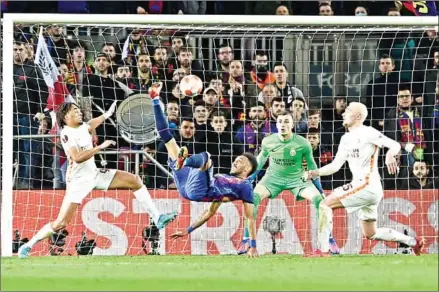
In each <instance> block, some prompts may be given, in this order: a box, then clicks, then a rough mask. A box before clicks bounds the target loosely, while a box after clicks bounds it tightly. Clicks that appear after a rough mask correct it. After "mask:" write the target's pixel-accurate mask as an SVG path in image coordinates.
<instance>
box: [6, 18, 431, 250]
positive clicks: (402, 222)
mask: <svg viewBox="0 0 439 292" xmlns="http://www.w3.org/2000/svg"><path fill="white" fill-rule="evenodd" d="M16 24H24V25H25V26H33V28H34V30H33V32H31V34H32V33H33V34H34V35H33V37H34V39H38V32H37V31H38V28H39V27H40V26H45V25H49V24H58V25H65V26H67V27H68V28H73V33H71V32H70V33H68V34H67V38H66V40H72V39H75V38H79V37H78V35H77V33H78V32H80V33H79V34H83V36H82V38H81V40H83V41H84V42H85V43H87V44H88V46H87V49H86V50H90V51H86V54H87V53H88V54H89V55H93V58H94V55H95V53H96V52H97V51H98V50H99V48H100V47H101V46H102V44H103V43H106V42H107V38H106V33H107V31H108V30H109V31H110V33H109V35H110V36H111V39H112V40H114V41H115V42H116V44H115V45H118V46H119V47H120V48H121V50H123V47H124V43H122V42H121V38H122V37H124V36H126V29H132V28H136V29H139V30H143V31H145V32H147V33H148V32H151V34H150V35H148V36H147V37H146V38H150V40H153V41H154V44H153V45H154V46H157V43H161V45H162V46H165V45H164V44H163V43H164V42H165V41H166V40H167V39H168V38H169V37H170V36H173V35H175V36H177V35H178V36H182V35H183V36H182V38H185V40H187V42H188V46H189V47H190V48H191V50H192V51H193V55H194V59H195V60H197V61H199V62H200V63H201V64H202V66H203V75H206V76H207V75H210V74H211V73H212V74H215V73H216V74H218V73H219V72H217V71H216V70H217V69H216V63H217V62H218V60H217V58H218V55H219V54H218V49H219V45H220V44H221V43H228V44H230V45H231V46H232V47H233V49H234V51H235V58H238V57H239V58H240V60H241V61H243V62H245V63H246V64H245V65H251V64H252V58H253V55H254V53H255V50H265V51H267V52H268V53H267V54H268V58H269V64H270V65H271V66H272V65H273V63H274V62H276V61H283V62H284V63H285V64H286V65H287V69H288V71H289V76H288V82H289V83H291V84H292V85H293V84H294V85H295V86H296V87H297V88H298V89H300V90H301V91H302V92H303V94H304V96H305V97H306V98H305V101H306V103H307V105H306V107H305V108H306V109H309V108H310V107H313V108H318V109H328V108H331V107H333V106H334V104H335V103H333V97H334V96H338V95H342V96H346V97H347V100H348V101H353V100H356V101H363V102H364V101H365V97H366V96H365V95H366V87H367V84H368V82H369V81H370V80H372V79H373V78H374V77H376V75H378V72H379V71H378V69H377V67H378V66H377V62H378V61H379V52H378V48H377V43H378V42H380V41H382V40H384V39H386V38H389V35H391V34H389V33H394V38H395V39H398V38H404V40H405V41H406V43H405V45H403V46H402V48H401V49H400V52H399V53H397V54H400V55H401V58H400V59H399V60H398V62H399V63H398V64H399V66H401V68H402V67H404V64H405V63H404V62H405V61H406V59H405V58H406V57H405V56H406V54H409V53H410V54H412V56H411V57H407V58H408V62H409V63H410V60H411V61H412V63H414V60H415V59H416V60H426V59H428V56H425V55H422V54H418V55H416V54H413V53H414V52H418V51H419V50H418V49H419V46H417V45H415V47H410V48H409V45H408V42H409V39H410V38H415V37H418V36H421V37H422V36H423V33H424V32H425V31H426V30H431V29H434V28H435V27H436V31H437V25H438V18H437V17H375V16H367V17H350V16H343V17H341V16H335V17H321V16H248V15H243V16H234V15H233V16H232V15H146V16H145V15H89V14H80V15H72V14H63V15H61V14H4V18H3V52H2V56H3V60H2V62H3V68H2V69H3V88H2V89H3V93H2V96H3V101H2V112H1V115H2V123H1V124H2V127H1V131H2V158H1V161H2V177H1V179H2V194H1V255H2V256H12V255H13V248H12V242H13V240H14V239H15V238H14V231H15V230H17V231H18V232H19V233H20V235H21V237H22V238H23V237H28V238H30V237H31V236H32V235H34V233H35V232H36V231H37V230H39V228H40V227H41V226H42V224H44V223H46V222H47V221H49V220H53V219H54V216H56V215H57V212H58V210H59V207H60V204H61V201H62V197H63V194H64V191H63V190H53V189H52V190H50V189H47V188H45V187H44V186H43V185H42V184H41V186H39V187H36V188H33V189H28V190H14V180H15V179H16V177H15V173H18V176H19V175H20V174H19V173H20V172H19V171H18V172H15V170H14V163H15V161H14V155H13V154H14V152H17V149H14V139H15V140H16V138H14V135H15V134H14V129H13V124H14V123H13V120H14V115H16V114H20V113H17V112H14V102H13V98H12V97H14V75H13V70H14V59H13V54H14V52H13V43H14V27H15V25H16ZM153 31H154V33H156V32H157V34H156V35H154V34H153V33H152V32H153ZM398 33H401V34H398ZM99 39H101V40H99ZM390 43H391V44H392V41H391V42H390ZM410 46H411V45H410ZM385 49H386V48H384V50H385ZM171 53H172V50H170V51H169V53H168V54H171ZM391 54H392V52H391ZM392 57H393V58H395V56H392ZM410 58H411V59H410ZM414 58H415V59H414ZM403 63H404V64H403ZM411 66H412V67H411V68H414V65H413V64H411ZM174 69H175V68H174ZM270 69H271V70H272V69H273V67H271V68H270ZM410 70H412V69H409V70H407V72H405V73H404V72H403V71H404V69H403V70H401V73H400V76H402V75H403V74H408V75H411V76H412V75H413V74H412V73H410V72H409V71H410ZM208 73H209V74H208ZM401 78H402V77H401ZM204 81H205V82H207V83H206V84H208V82H209V80H208V79H207V78H206V80H204ZM206 87H207V86H206ZM102 89H103V88H102ZM226 94H227V93H226ZM422 94H434V93H433V92H422ZM257 98H258V97H257V96H254V99H255V100H256V99H257ZM32 114H34V113H32ZM304 116H307V113H305V114H304ZM229 122H230V123H231V122H232V121H231V120H230V121H229ZM322 122H324V121H322ZM322 124H323V123H322ZM231 135H232V133H231ZM23 137H24V136H23ZM430 137H432V140H431V141H429V142H434V141H436V143H437V141H438V137H434V136H430ZM20 139H22V140H21V141H24V140H26V139H31V141H32V140H33V139H36V140H38V139H40V138H37V137H35V138H34V137H32V136H28V137H24V138H20ZM23 139H24V140H23ZM330 140H331V142H332V144H334V143H335V141H336V140H334V137H333V136H332V138H331V139H330ZM327 146H328V147H330V148H331V149H330V151H329V152H332V150H333V149H332V147H333V146H334V145H327ZM206 147H207V146H206ZM433 151H434V150H433ZM34 154H35V153H34ZM427 154H434V153H427ZM332 155H335V153H332ZM128 156H130V155H128ZM125 159H126V160H125V162H127V160H131V159H133V160H134V158H133V157H125ZM140 159H143V158H142V157H140ZM220 159H221V156H220ZM226 159H227V158H226ZM97 161H98V158H97ZM131 162H134V163H135V166H134V167H133V169H132V170H133V172H137V171H138V169H139V163H140V160H139V157H137V158H135V161H131ZM19 163H20V164H21V162H19ZM434 163H437V161H436V162H433V165H432V166H433V167H437V165H434ZM38 167H40V168H42V166H38ZM18 178H19V177H18ZM156 178H157V177H156V175H152V179H154V180H155V179H156ZM394 181H396V179H394ZM328 185H329V186H330V187H331V186H333V184H332V182H328ZM328 190H329V189H328ZM152 193H153V196H154V197H155V199H156V202H157V204H158V206H159V209H161V210H163V211H171V210H175V209H177V211H179V212H180V213H181V214H182V215H181V216H180V217H179V218H178V219H177V220H176V222H175V224H174V223H173V224H172V225H171V226H170V228H169V229H170V230H167V231H166V232H167V233H168V234H169V232H172V231H175V230H176V229H182V228H186V227H187V226H189V223H190V222H192V221H193V220H194V219H195V218H197V217H198V216H199V215H200V214H201V213H202V211H203V210H204V209H205V208H206V205H205V204H204V203H188V202H186V201H183V200H182V199H181V198H180V197H179V196H178V194H177V193H176V191H175V190H170V189H164V190H153V191H152ZM437 193H438V190H437V189H436V190H419V191H412V190H411V191H398V190H396V189H393V190H387V191H386V196H385V198H384V201H383V202H382V204H381V207H380V212H381V213H380V215H381V216H382V217H380V219H379V220H380V221H379V222H380V223H381V224H382V225H388V226H391V227H393V228H397V229H398V230H400V231H403V230H407V231H408V232H409V234H412V235H413V234H414V233H417V234H422V235H423V236H425V237H426V238H427V241H428V246H427V249H428V251H429V252H437V248H438V247H437V244H436V242H437V239H438V227H439V225H438V218H437V210H438V207H437V203H438V194H437ZM414 196H416V197H414ZM269 215H270V216H271V217H269V218H272V220H274V221H271V222H272V223H273V222H277V223H279V225H277V227H282V228H280V229H281V230H279V232H277V233H276V232H275V233H276V235H275V236H274V237H273V238H275V241H276V242H277V249H278V252H288V253H302V252H303V251H305V250H311V249H312V248H313V247H314V246H315V244H316V241H317V237H316V219H315V211H314V208H313V207H312V206H310V205H308V204H306V203H303V202H299V203H297V202H295V201H294V199H293V197H292V196H291V195H290V194H287V193H285V194H282V195H281V196H279V197H278V198H277V199H275V200H272V201H270V202H265V203H263V204H262V206H261V207H260V214H259V217H258V222H260V224H259V223H258V240H259V241H260V242H261V243H260V244H259V245H258V247H259V249H260V252H261V253H268V252H271V250H272V237H271V235H270V232H268V231H267V230H265V229H266V228H265V229H264V225H265V227H267V225H270V222H268V221H266V223H267V222H268V224H263V221H264V218H267V217H268V216H269ZM277 219H279V220H278V221H276V220H277ZM147 222H148V216H147V215H146V214H145V212H144V210H142V208H141V207H140V206H139V204H137V202H136V201H135V200H134V199H133V196H132V194H130V192H127V191H112V192H108V193H107V194H105V193H103V192H99V191H94V192H93V194H92V195H91V199H87V200H86V201H84V204H83V205H82V207H81V208H80V209H79V212H78V215H77V216H76V217H75V218H74V219H73V220H72V222H71V225H70V226H69V227H67V230H68V231H69V235H68V236H67V238H66V243H65V244H64V245H63V246H62V247H61V248H63V249H64V250H65V252H64V253H62V254H63V255H65V254H72V253H76V251H75V244H76V243H77V242H80V241H81V239H82V232H85V235H86V236H87V238H92V239H96V240H97V247H96V249H95V252H94V254H98V255H99V254H100V255H123V254H133V255H135V254H142V253H143V252H144V251H143V248H142V246H143V245H142V241H143V240H144V239H143V234H142V231H143V229H144V228H145V227H147V226H148V224H147ZM334 223H335V238H336V239H337V240H339V245H340V246H341V247H342V251H343V252H345V253H368V252H373V253H394V252H396V251H397V248H396V246H390V245H389V246H386V245H383V244H379V245H375V244H374V243H373V244H370V242H369V241H367V240H365V239H362V235H361V232H360V233H359V223H358V220H357V219H356V215H346V214H345V213H344V211H343V212H336V217H335V222H334ZM241 237H242V211H241V208H240V204H239V203H237V204H234V203H233V204H224V205H223V206H222V207H221V208H220V212H219V215H218V216H215V217H214V218H212V221H211V222H210V223H208V224H207V226H204V227H202V228H200V230H197V231H195V232H194V233H193V234H191V235H190V236H189V238H188V239H182V240H181V241H180V242H174V241H171V240H169V239H168V238H167V236H166V233H165V231H163V232H161V241H160V248H159V252H160V253H161V254H165V253H176V254H216V253H221V254H227V253H234V252H235V250H236V247H237V245H238V243H239V241H240V238H241ZM39 245H41V247H40V248H39V249H38V248H37V253H38V254H40V255H45V254H48V253H49V251H48V248H47V243H43V244H41V243H40V244H39ZM43 245H44V246H43ZM148 250H149V251H150V249H148Z"/></svg>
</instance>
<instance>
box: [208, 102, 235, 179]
mask: <svg viewBox="0 0 439 292" xmlns="http://www.w3.org/2000/svg"><path fill="white" fill-rule="evenodd" d="M228 120H229V119H228V115H227V113H226V112H224V111H221V110H215V111H214V112H213V113H212V114H211V116H210V127H211V130H210V131H209V132H208V133H207V151H208V152H209V153H210V155H211V157H210V158H211V159H212V162H213V166H214V171H215V173H229V172H230V168H231V166H232V161H233V160H234V158H235V157H236V156H238V155H240V154H241V152H239V145H238V144H237V143H234V141H233V134H232V132H231V131H230V128H229V127H228V126H229V123H228V122H227V121H228Z"/></svg>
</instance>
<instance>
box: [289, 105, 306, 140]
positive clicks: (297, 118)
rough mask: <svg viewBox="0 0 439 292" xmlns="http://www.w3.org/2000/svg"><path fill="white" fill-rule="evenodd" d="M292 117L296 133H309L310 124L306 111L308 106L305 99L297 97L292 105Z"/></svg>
mask: <svg viewBox="0 0 439 292" xmlns="http://www.w3.org/2000/svg"><path fill="white" fill-rule="evenodd" d="M290 109H291V116H292V117H293V122H294V132H295V133H296V134H305V133H307V132H308V122H307V118H306V111H307V110H308V106H307V105H306V101H305V99H304V98H301V97H296V98H295V99H294V100H293V103H292V105H291V108H290Z"/></svg>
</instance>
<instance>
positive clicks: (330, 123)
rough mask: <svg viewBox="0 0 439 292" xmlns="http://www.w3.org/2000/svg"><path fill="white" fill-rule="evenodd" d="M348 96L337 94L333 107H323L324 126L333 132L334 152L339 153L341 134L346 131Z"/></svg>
mask: <svg viewBox="0 0 439 292" xmlns="http://www.w3.org/2000/svg"><path fill="white" fill-rule="evenodd" d="M346 106H347V102H346V96H343V95H337V96H335V97H334V103H333V107H332V108H328V109H326V108H324V109H322V117H323V122H322V127H323V128H324V129H325V130H326V131H328V132H329V133H333V136H332V137H331V141H333V149H332V153H337V147H338V145H339V144H340V143H339V142H340V139H341V136H343V134H344V133H345V128H344V127H343V116H342V115H343V113H344V111H345V110H346Z"/></svg>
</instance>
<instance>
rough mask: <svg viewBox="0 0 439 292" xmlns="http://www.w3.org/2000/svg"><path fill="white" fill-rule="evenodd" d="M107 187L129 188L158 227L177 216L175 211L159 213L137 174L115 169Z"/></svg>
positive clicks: (163, 225)
mask: <svg viewBox="0 0 439 292" xmlns="http://www.w3.org/2000/svg"><path fill="white" fill-rule="evenodd" d="M104 188H105V187H104ZM108 189H131V190H133V192H134V196H135V197H136V198H137V200H139V202H140V203H141V204H142V205H143V206H144V207H145V208H146V210H147V211H148V214H149V215H150V216H151V217H152V220H153V221H154V223H155V224H156V226H157V228H158V229H162V228H164V227H165V226H166V225H168V224H169V223H171V222H172V221H173V220H174V219H175V217H176V216H177V212H171V213H164V214H160V212H159V210H158V209H157V207H156V205H155V204H154V202H153V201H152V198H151V195H150V193H149V192H148V189H147V188H146V187H145V186H144V185H143V184H142V180H141V179H140V177H138V176H137V175H134V174H132V173H129V172H126V171H120V170H117V171H116V174H115V175H114V177H113V179H112V180H111V183H110V186H109V187H108Z"/></svg>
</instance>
